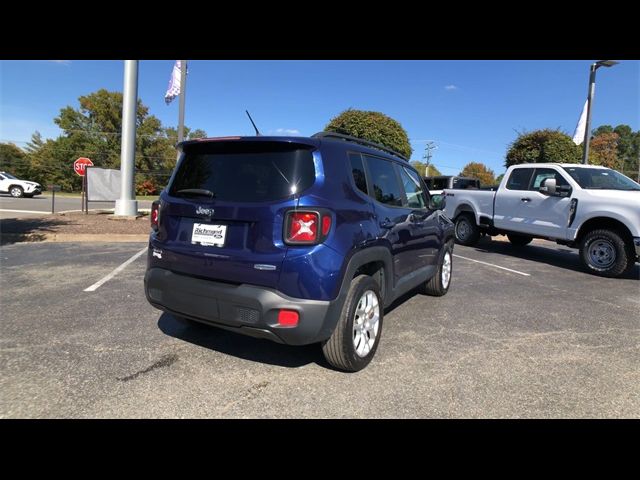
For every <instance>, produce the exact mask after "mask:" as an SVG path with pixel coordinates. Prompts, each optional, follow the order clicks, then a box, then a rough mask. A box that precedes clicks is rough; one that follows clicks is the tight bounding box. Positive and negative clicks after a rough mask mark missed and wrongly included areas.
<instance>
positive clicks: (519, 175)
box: [507, 168, 533, 190]
mask: <svg viewBox="0 0 640 480" xmlns="http://www.w3.org/2000/svg"><path fill="white" fill-rule="evenodd" d="M531 175H533V168H516V169H515V170H514V171H513V172H511V176H510V177H509V180H508V181H507V189H509V190H527V189H528V188H529V181H530V180H531Z"/></svg>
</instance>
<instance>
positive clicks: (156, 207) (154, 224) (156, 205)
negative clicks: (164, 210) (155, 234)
mask: <svg viewBox="0 0 640 480" xmlns="http://www.w3.org/2000/svg"><path fill="white" fill-rule="evenodd" d="M149 219H150V220H151V228H153V229H154V230H158V221H159V220H160V202H159V201H158V200H156V201H155V202H153V203H152V204H151V215H149Z"/></svg>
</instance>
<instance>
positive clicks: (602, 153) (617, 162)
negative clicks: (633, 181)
mask: <svg viewBox="0 0 640 480" xmlns="http://www.w3.org/2000/svg"><path fill="white" fill-rule="evenodd" d="M619 139H620V137H619V136H618V134H617V133H615V132H608V133H600V134H599V135H596V136H595V137H593V140H591V146H590V148H589V163H590V164H593V165H602V166H604V167H608V168H613V169H614V170H622V158H620V157H619V155H618V141H619Z"/></svg>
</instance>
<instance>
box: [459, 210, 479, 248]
mask: <svg viewBox="0 0 640 480" xmlns="http://www.w3.org/2000/svg"><path fill="white" fill-rule="evenodd" d="M455 233H456V241H457V242H458V243H459V244H460V245H466V246H472V245H475V244H476V243H477V242H478V239H479V238H480V227H478V225H476V219H475V217H474V216H473V214H472V213H466V212H464V213H461V214H460V215H458V217H457V218H456V227H455Z"/></svg>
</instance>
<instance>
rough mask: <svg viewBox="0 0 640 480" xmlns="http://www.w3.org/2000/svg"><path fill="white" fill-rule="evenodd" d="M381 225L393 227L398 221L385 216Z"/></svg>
mask: <svg viewBox="0 0 640 480" xmlns="http://www.w3.org/2000/svg"><path fill="white" fill-rule="evenodd" d="M380 226H381V227H382V228H393V227H395V226H396V222H392V221H391V220H389V219H388V218H385V219H384V220H383V221H382V222H380Z"/></svg>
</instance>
